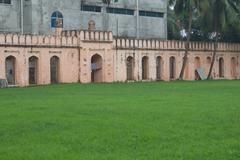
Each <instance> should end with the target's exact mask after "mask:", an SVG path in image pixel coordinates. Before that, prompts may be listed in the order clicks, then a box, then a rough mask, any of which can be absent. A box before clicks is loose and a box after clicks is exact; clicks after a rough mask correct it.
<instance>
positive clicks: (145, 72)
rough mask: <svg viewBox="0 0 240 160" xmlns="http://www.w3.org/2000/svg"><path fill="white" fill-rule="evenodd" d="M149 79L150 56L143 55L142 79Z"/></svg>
mask: <svg viewBox="0 0 240 160" xmlns="http://www.w3.org/2000/svg"><path fill="white" fill-rule="evenodd" d="M148 79H149V58H148V56H144V57H142V80H148Z"/></svg>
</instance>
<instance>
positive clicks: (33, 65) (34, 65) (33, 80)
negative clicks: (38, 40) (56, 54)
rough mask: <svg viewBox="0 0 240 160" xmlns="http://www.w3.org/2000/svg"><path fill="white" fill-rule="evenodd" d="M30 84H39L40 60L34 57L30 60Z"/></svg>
mask: <svg viewBox="0 0 240 160" xmlns="http://www.w3.org/2000/svg"><path fill="white" fill-rule="evenodd" d="M28 73H29V74H28V82H29V84H37V83H38V58H37V57H36V56H32V57H30V58H29V59H28Z"/></svg>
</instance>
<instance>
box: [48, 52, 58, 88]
mask: <svg viewBox="0 0 240 160" xmlns="http://www.w3.org/2000/svg"><path fill="white" fill-rule="evenodd" d="M50 74H51V83H52V84H54V83H59V58H58V57H57V56H53V57H52V58H51V59H50Z"/></svg>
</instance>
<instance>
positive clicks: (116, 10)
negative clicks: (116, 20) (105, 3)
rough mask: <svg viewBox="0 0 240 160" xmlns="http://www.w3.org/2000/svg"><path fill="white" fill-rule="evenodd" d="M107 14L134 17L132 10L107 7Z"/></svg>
mask: <svg viewBox="0 0 240 160" xmlns="http://www.w3.org/2000/svg"><path fill="white" fill-rule="evenodd" d="M107 13H113V14H125V15H134V10H132V9H125V8H112V7H107Z"/></svg>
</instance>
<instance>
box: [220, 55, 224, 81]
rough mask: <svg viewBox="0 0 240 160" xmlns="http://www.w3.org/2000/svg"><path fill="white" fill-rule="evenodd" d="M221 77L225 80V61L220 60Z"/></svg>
mask: <svg viewBox="0 0 240 160" xmlns="http://www.w3.org/2000/svg"><path fill="white" fill-rule="evenodd" d="M219 77H220V78H224V59H223V58H220V59H219Z"/></svg>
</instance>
